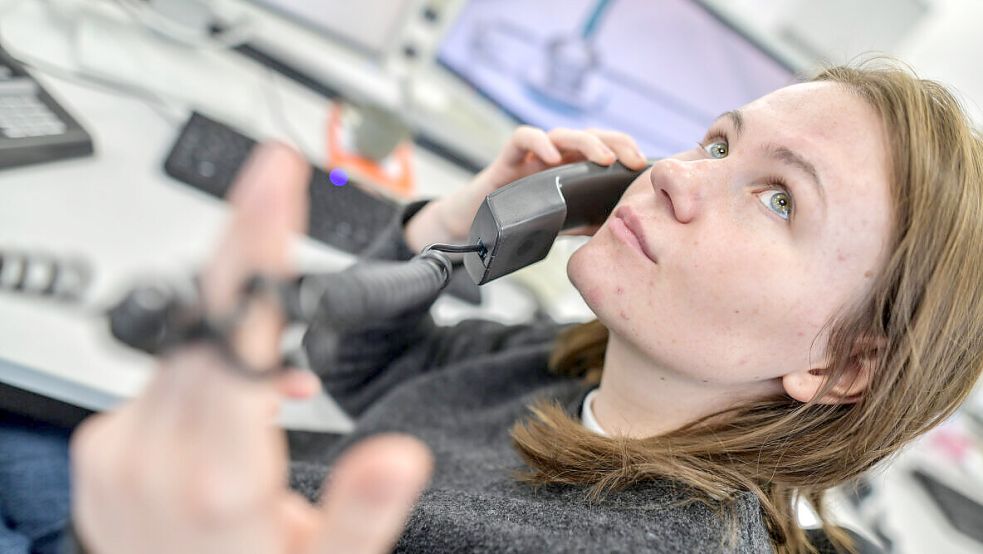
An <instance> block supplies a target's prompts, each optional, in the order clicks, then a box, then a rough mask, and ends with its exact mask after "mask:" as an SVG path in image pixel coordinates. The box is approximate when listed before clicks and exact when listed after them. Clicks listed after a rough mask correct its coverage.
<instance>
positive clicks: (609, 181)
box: [464, 162, 644, 285]
mask: <svg viewBox="0 0 983 554" xmlns="http://www.w3.org/2000/svg"><path fill="white" fill-rule="evenodd" d="M642 171H644V169H642V170H638V171H636V170H633V169H628V168H627V167H625V166H624V165H622V164H621V163H620V162H615V163H613V164H611V165H610V166H603V165H598V164H595V163H593V162H577V163H572V164H567V165H561V166H559V167H554V168H552V169H548V170H546V171H541V172H539V173H535V174H533V175H529V176H528V177H524V178H522V179H519V180H518V181H515V182H513V183H510V184H508V185H506V186H504V187H502V188H500V189H498V190H496V191H495V192H493V193H491V194H489V195H488V196H487V197H485V201H484V202H483V203H482V204H481V207H479V208H478V212H477V213H476V214H475V217H474V222H473V223H472V224H471V232H470V234H469V236H468V244H480V245H481V246H482V248H481V250H479V251H478V252H469V253H467V254H465V255H464V267H465V269H467V272H468V275H470V276H471V280H473V281H474V283H475V284H476V285H483V284H485V283H487V282H489V281H491V280H493V279H497V278H499V277H501V276H503V275H508V274H509V273H512V272H513V271H516V270H518V269H522V268H523V267H526V266H527V265H530V264H533V263H535V262H538V261H539V260H542V259H543V258H545V257H546V255H547V254H549V251H550V248H552V246H553V241H555V240H556V237H557V236H558V235H559V233H560V231H563V230H565V229H573V228H575V227H580V226H582V225H600V224H601V223H603V222H604V220H605V219H607V217H608V215H609V214H610V213H611V210H613V209H614V207H615V206H616V205H617V204H618V200H619V199H621V195H622V194H624V192H625V190H626V189H627V188H628V185H630V184H631V182H632V181H634V180H635V178H636V177H638V176H639V175H640V174H641V173H642Z"/></svg>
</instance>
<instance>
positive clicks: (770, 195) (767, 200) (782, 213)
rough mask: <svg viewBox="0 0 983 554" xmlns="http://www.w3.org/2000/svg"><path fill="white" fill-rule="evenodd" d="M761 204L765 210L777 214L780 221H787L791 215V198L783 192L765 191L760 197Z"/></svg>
mask: <svg viewBox="0 0 983 554" xmlns="http://www.w3.org/2000/svg"><path fill="white" fill-rule="evenodd" d="M760 199H761V203H762V204H764V205H765V207H766V208H768V209H770V210H772V211H773V212H775V213H777V214H778V216H779V217H781V218H782V219H785V220H788V218H789V216H791V214H792V198H791V197H790V196H789V195H788V193H787V192H785V191H783V190H769V191H765V193H764V194H762V195H761V196H760Z"/></svg>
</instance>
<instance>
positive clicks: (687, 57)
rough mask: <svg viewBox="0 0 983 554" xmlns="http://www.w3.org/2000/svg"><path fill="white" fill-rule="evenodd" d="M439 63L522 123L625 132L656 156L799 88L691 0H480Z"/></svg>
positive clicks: (786, 70) (465, 13) (459, 23)
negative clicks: (725, 117) (728, 115)
mask: <svg viewBox="0 0 983 554" xmlns="http://www.w3.org/2000/svg"><path fill="white" fill-rule="evenodd" d="M438 60H439V62H440V63H441V64H442V65H444V66H445V67H447V68H449V69H450V70H451V71H453V72H454V73H456V74H458V75H459V76H460V77H462V78H463V79H464V80H465V81H467V82H468V83H470V85H471V86H472V87H474V88H475V89H476V90H477V91H478V92H480V93H481V94H482V95H484V96H485V97H487V98H489V99H490V100H492V101H493V102H494V103H496V104H497V105H498V106H499V107H501V108H502V109H503V110H505V111H506V112H507V113H509V114H510V115H512V116H513V117H514V118H515V119H517V120H518V121H521V122H523V123H529V124H531V125H535V126H537V127H542V128H544V129H550V128H553V127H570V128H576V129H583V128H590V127H597V128H605V129H615V130H619V131H624V132H626V133H628V134H630V135H632V136H633V137H634V138H635V140H636V141H638V143H639V146H640V147H641V148H642V152H643V153H645V154H646V155H647V156H650V157H661V156H666V155H670V154H674V153H676V152H679V151H682V150H687V149H689V148H691V147H692V146H693V144H694V143H695V142H696V141H699V140H700V139H702V138H703V134H704V133H705V131H706V128H707V126H708V125H709V124H710V123H711V122H712V121H713V120H714V119H715V118H716V117H717V116H719V115H720V114H721V113H723V112H725V111H727V110H731V109H733V108H736V107H739V106H741V105H742V104H745V103H747V102H749V101H751V100H753V99H755V98H757V97H759V96H761V95H763V94H766V93H768V92H770V91H772V90H774V89H777V88H780V87H782V86H784V85H787V84H791V83H793V82H795V80H796V79H795V72H794V71H793V69H791V68H790V67H788V66H786V65H785V64H783V63H782V62H780V61H779V60H777V59H776V58H775V57H773V56H771V55H769V54H768V53H767V52H766V51H765V50H764V49H762V48H760V47H759V46H757V45H756V44H755V43H754V42H752V41H751V40H750V39H749V38H747V37H746V36H745V35H743V34H741V33H740V32H738V31H737V30H735V29H734V28H732V27H730V26H729V25H728V24H726V23H724V22H723V21H722V20H720V19H719V18H718V17H717V16H716V15H715V14H714V13H712V12H711V11H709V10H708V9H707V8H706V7H704V6H702V5H701V4H699V3H698V2H695V1H692V0H659V1H658V2H654V1H652V0H470V2H468V3H467V4H466V5H465V6H464V7H463V8H462V9H461V11H460V15H459V18H458V19H457V20H456V21H455V22H454V24H453V25H452V26H451V27H450V29H449V30H448V32H447V34H446V36H445V38H444V40H443V42H442V44H441V45H440V48H439V51H438Z"/></svg>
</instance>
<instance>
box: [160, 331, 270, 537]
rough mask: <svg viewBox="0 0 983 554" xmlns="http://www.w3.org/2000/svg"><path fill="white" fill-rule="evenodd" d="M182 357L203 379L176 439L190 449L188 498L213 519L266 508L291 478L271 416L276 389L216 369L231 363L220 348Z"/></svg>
mask: <svg viewBox="0 0 983 554" xmlns="http://www.w3.org/2000/svg"><path fill="white" fill-rule="evenodd" d="M183 354H184V355H185V356H186V357H185V358H184V359H183V360H177V359H176V360H175V363H180V364H182V369H184V368H189V369H197V373H198V374H199V382H198V383H197V385H196V386H195V387H192V388H191V389H190V390H188V391H187V392H186V395H187V398H186V401H185V404H186V412H187V415H186V419H185V425H183V426H182V428H179V429H178V432H179V433H180V434H179V435H175V436H174V437H172V440H174V441H175V442H174V444H175V445H176V447H177V445H180V446H181V448H182V449H183V451H184V452H186V453H187V455H186V456H185V457H184V459H182V460H178V461H176V465H178V466H179V468H178V470H177V472H176V473H177V475H176V480H175V482H176V483H183V484H185V486H186V487H187V488H186V490H185V491H184V493H185V495H186V497H185V500H186V501H187V503H188V504H189V505H190V506H191V510H192V511H193V512H195V515H196V516H197V517H198V518H199V519H201V520H203V521H206V522H213V523H217V522H222V521H227V520H229V519H233V518H235V517H237V516H239V515H240V514H244V513H248V512H250V511H254V510H257V509H260V508H261V507H262V506H264V505H267V504H268V503H269V502H270V501H271V499H273V498H275V497H276V496H277V495H278V494H279V493H280V491H281V489H282V487H283V480H284V479H285V478H286V469H287V468H286V443H285V438H284V436H283V432H282V431H281V430H280V429H279V428H277V427H276V424H275V421H274V420H273V418H271V417H270V414H271V413H275V410H276V406H277V404H278V393H277V390H276V388H275V387H274V386H273V385H272V383H271V382H265V381H257V380H251V379H244V378H242V377H241V376H240V375H237V374H236V373H235V371H233V370H231V368H229V369H227V370H224V371H223V370H222V368H218V369H216V366H221V364H223V363H225V361H224V357H223V356H222V355H220V354H219V353H218V352H217V351H215V350H214V349H211V348H204V347H203V348H199V349H197V350H192V349H186V350H185V351H183ZM192 356H194V357H195V359H191V357H192ZM196 366H197V367H196Z"/></svg>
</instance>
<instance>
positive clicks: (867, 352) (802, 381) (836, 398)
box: [782, 337, 886, 404]
mask: <svg viewBox="0 0 983 554" xmlns="http://www.w3.org/2000/svg"><path fill="white" fill-rule="evenodd" d="M885 344H886V341H885V339H884V338H883V337H879V338H878V339H875V340H872V339H861V340H858V341H857V342H856V344H855V345H854V349H853V352H852V353H851V354H850V361H849V363H848V364H847V368H846V371H844V372H843V374H842V375H841V376H840V379H839V381H838V382H837V383H836V384H835V385H833V388H832V389H830V390H829V391H828V392H827V393H826V394H825V395H823V397H822V398H819V399H817V402H818V403H819V404H852V403H854V402H856V401H857V400H860V397H861V396H863V393H864V392H866V390H867V387H869V386H870V381H871V374H872V372H873V370H874V366H875V364H876V361H877V358H878V357H879V356H880V355H881V353H882V352H883V351H884V346H885ZM828 375H829V369H828V368H812V369H806V370H802V371H796V372H794V373H789V374H787V375H785V376H784V377H782V387H784V388H785V392H786V394H788V395H789V396H791V397H792V398H794V399H796V400H798V401H799V402H808V401H810V400H812V399H813V397H814V396H816V395H817V394H818V393H819V391H820V390H821V389H822V387H823V385H824V384H825V383H826V379H827V378H828Z"/></svg>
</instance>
